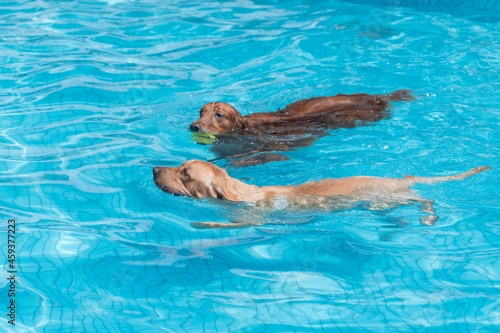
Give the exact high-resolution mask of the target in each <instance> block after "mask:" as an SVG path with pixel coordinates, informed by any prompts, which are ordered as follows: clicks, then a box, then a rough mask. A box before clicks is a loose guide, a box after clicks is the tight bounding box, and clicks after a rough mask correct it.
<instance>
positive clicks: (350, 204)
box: [153, 160, 491, 228]
mask: <svg viewBox="0 0 500 333" xmlns="http://www.w3.org/2000/svg"><path fill="white" fill-rule="evenodd" d="M487 169H491V168H490V167H477V168H475V169H472V170H470V171H468V172H465V173H462V174H459V175H453V176H445V177H415V176H405V177H404V178H381V177H369V176H356V177H347V178H337V179H333V178H327V179H323V180H320V181H312V182H307V183H304V184H300V185H295V186H262V187H258V186H255V185H249V184H246V183H244V182H242V181H240V180H238V179H235V178H231V177H230V176H229V175H228V174H227V172H226V171H225V170H224V169H222V168H219V167H218V166H216V165H214V164H212V163H209V162H204V161H200V160H191V161H187V162H184V163H183V164H182V165H181V166H179V167H176V168H170V167H154V168H153V175H154V182H155V184H156V186H158V188H160V189H161V190H162V191H164V192H167V193H170V194H174V195H182V196H187V197H190V198H215V199H220V200H229V201H233V202H251V203H255V205H253V206H252V208H254V209H258V210H264V211H265V210H272V209H274V210H276V209H277V208H281V209H297V210H303V209H320V210H332V211H341V210H348V209H353V208H355V207H357V206H356V204H357V203H360V202H362V203H363V204H364V207H365V208H367V209H369V210H384V209H387V208H394V207H397V206H400V205H410V204H418V205H420V209H421V211H422V212H424V213H427V214H428V215H426V216H424V217H422V218H421V220H420V222H421V223H422V224H425V225H433V224H434V223H435V222H436V221H437V220H438V216H437V215H436V213H435V212H434V209H433V207H432V205H433V201H432V200H427V199H424V198H422V197H420V196H419V195H418V194H417V193H416V192H414V191H413V190H412V189H410V185H413V184H416V183H434V182H440V181H448V180H458V179H465V178H467V177H469V176H472V175H475V174H477V173H479V172H482V171H484V170H487ZM259 216H260V215H259ZM243 218H244V217H243ZM247 219H248V220H246V221H231V222H232V223H217V222H195V223H192V224H191V225H192V226H193V227H195V228H240V227H247V226H253V225H260V224H263V223H264V222H263V221H262V220H256V218H255V215H251V214H250V215H248V216H247Z"/></svg>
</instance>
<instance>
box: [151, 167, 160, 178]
mask: <svg viewBox="0 0 500 333" xmlns="http://www.w3.org/2000/svg"><path fill="white" fill-rule="evenodd" d="M160 172H161V167H154V168H153V176H156V175H158V174H159V173H160Z"/></svg>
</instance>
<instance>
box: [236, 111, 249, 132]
mask: <svg viewBox="0 0 500 333" xmlns="http://www.w3.org/2000/svg"><path fill="white" fill-rule="evenodd" d="M236 112H238V111H236ZM247 127H248V123H247V121H246V120H245V118H243V116H242V115H241V114H240V113H239V112H238V114H237V115H236V128H239V129H242V130H244V129H247Z"/></svg>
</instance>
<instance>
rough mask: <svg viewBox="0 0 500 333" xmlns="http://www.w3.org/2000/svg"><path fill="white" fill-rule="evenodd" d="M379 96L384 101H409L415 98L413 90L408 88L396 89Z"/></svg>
mask: <svg viewBox="0 0 500 333" xmlns="http://www.w3.org/2000/svg"><path fill="white" fill-rule="evenodd" d="M379 96H380V99H381V100H382V101H384V102H411V101H413V100H414V99H415V97H413V92H412V91H411V90H408V89H401V90H396V91H395V92H393V93H390V94H385V95H379Z"/></svg>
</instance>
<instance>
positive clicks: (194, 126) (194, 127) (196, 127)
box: [189, 123, 201, 132]
mask: <svg viewBox="0 0 500 333" xmlns="http://www.w3.org/2000/svg"><path fill="white" fill-rule="evenodd" d="M189 129H190V130H191V131H193V132H199V131H200V130H201V126H200V125H198V124H196V123H192V124H191V125H189Z"/></svg>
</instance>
